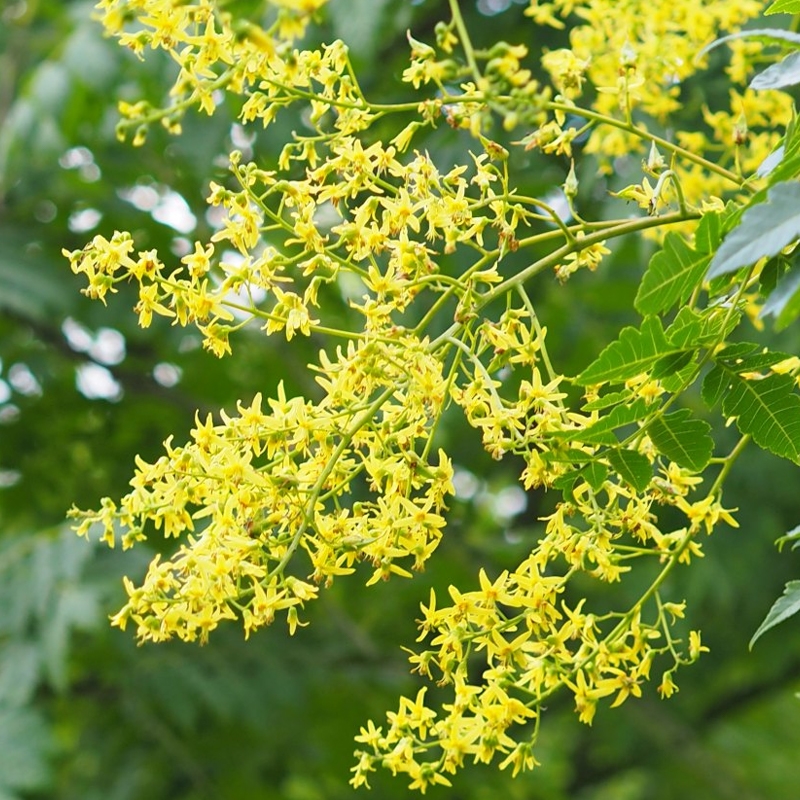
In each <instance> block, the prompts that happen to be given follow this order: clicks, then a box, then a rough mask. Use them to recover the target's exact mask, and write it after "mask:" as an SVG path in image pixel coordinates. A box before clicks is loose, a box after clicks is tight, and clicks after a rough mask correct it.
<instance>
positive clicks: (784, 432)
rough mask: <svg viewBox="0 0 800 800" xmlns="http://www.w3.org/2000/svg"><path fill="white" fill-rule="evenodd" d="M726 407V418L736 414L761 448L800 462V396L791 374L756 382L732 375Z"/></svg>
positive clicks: (738, 420) (724, 410)
mask: <svg viewBox="0 0 800 800" xmlns="http://www.w3.org/2000/svg"><path fill="white" fill-rule="evenodd" d="M722 410H723V413H724V414H725V416H726V417H735V418H736V425H737V427H738V428H739V430H740V431H741V432H742V433H748V434H750V436H752V438H753V441H754V442H755V443H756V444H757V445H758V446H759V447H761V448H763V449H764V450H769V451H770V452H771V453H774V454H775V455H777V456H781V457H782V458H788V459H789V460H790V461H794V462H795V463H798V462H800V451H798V446H800V397H798V396H797V395H796V394H795V392H794V378H792V376H791V375H770V376H768V377H766V378H763V379H761V380H753V381H748V380H744V379H743V378H740V377H739V376H738V375H734V376H732V380H731V383H730V388H729V390H728V393H727V394H726V395H725V397H724V399H723V401H722Z"/></svg>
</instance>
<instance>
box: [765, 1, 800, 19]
mask: <svg viewBox="0 0 800 800" xmlns="http://www.w3.org/2000/svg"><path fill="white" fill-rule="evenodd" d="M770 14H800V0H775V2H774V3H773V4H772V5H771V6H770V7H769V8H768V9H767V10H766V11H765V12H764V15H765V16H769V15H770Z"/></svg>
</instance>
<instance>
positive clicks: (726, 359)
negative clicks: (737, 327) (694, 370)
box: [714, 342, 790, 374]
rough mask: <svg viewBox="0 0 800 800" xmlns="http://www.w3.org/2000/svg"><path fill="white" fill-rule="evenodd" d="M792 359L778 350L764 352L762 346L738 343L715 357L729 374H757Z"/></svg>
mask: <svg viewBox="0 0 800 800" xmlns="http://www.w3.org/2000/svg"><path fill="white" fill-rule="evenodd" d="M787 358H790V356H789V354H788V353H781V352H780V351H777V350H764V349H763V348H762V347H761V345H758V344H753V343H751V342H737V343H736V344H733V345H729V346H728V347H726V348H725V349H724V350H721V351H720V352H719V353H717V354H716V355H715V356H714V360H715V361H716V362H717V363H718V364H720V365H721V366H722V367H724V368H725V369H727V370H728V371H729V372H735V373H737V374H741V373H743V372H757V371H758V370H762V369H766V368H767V367H771V366H772V365H773V364H778V363H779V362H781V361H785V360H786V359H787Z"/></svg>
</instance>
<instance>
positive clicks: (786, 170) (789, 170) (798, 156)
mask: <svg viewBox="0 0 800 800" xmlns="http://www.w3.org/2000/svg"><path fill="white" fill-rule="evenodd" d="M782 147H783V152H782V153H781V161H780V163H779V164H778V166H777V167H775V168H774V169H773V170H772V171H771V172H768V173H767V174H769V176H770V183H779V182H780V181H784V180H788V179H789V178H793V177H795V175H797V173H798V171H800V125H798V124H797V118H796V117H793V118H792V120H791V122H790V123H789V124H788V125H787V126H786V136H785V137H784V142H783V145H782ZM779 149H780V148H779Z"/></svg>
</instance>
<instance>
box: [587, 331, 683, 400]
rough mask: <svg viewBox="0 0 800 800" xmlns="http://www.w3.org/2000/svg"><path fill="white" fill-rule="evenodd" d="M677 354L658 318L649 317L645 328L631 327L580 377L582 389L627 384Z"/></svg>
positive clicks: (621, 332)
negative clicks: (664, 357) (663, 359)
mask: <svg viewBox="0 0 800 800" xmlns="http://www.w3.org/2000/svg"><path fill="white" fill-rule="evenodd" d="M670 352H673V348H671V347H670V345H669V342H667V339H666V337H665V336H664V329H663V327H662V326H661V320H659V319H658V317H648V318H647V319H645V321H644V322H643V323H642V327H641V329H637V328H632V327H627V328H623V329H622V330H621V331H620V334H619V339H617V341H615V342H611V344H610V345H608V347H606V348H605V349H604V350H603V352H602V353H600V355H599V356H598V357H597V359H596V360H595V361H593V362H592V363H591V364H590V365H589V366H588V367H587V368H586V369H585V370H584V371H583V372H581V374H580V375H578V377H577V378H575V382H576V383H578V384H579V385H581V386H589V385H591V384H595V383H605V382H606V381H614V382H619V381H625V380H628V379H629V378H634V377H636V376H637V375H641V373H643V372H646V371H647V370H648V368H649V367H651V366H652V365H653V364H654V363H655V362H656V361H657V360H658V359H659V358H660V357H661V356H664V355H667V354H668V353H670Z"/></svg>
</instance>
